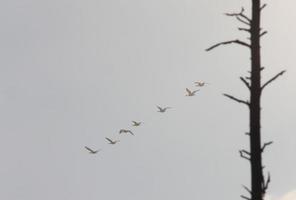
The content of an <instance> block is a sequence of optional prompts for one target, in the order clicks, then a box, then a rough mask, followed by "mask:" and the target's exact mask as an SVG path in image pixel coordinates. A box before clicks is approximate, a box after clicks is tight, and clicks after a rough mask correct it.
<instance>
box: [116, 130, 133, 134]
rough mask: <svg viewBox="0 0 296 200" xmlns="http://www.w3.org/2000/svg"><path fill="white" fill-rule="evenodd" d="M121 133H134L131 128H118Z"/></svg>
mask: <svg viewBox="0 0 296 200" xmlns="http://www.w3.org/2000/svg"><path fill="white" fill-rule="evenodd" d="M121 133H129V134H131V135H134V133H133V132H132V131H131V130H127V129H120V130H119V134H121Z"/></svg>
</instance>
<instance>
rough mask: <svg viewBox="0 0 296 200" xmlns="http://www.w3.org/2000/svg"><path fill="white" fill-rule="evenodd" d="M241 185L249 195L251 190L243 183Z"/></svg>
mask: <svg viewBox="0 0 296 200" xmlns="http://www.w3.org/2000/svg"><path fill="white" fill-rule="evenodd" d="M242 187H243V188H244V189H245V190H247V192H248V193H250V195H252V191H251V190H250V189H249V188H248V187H247V186H245V185H242Z"/></svg>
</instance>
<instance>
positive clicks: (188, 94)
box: [186, 88, 199, 97]
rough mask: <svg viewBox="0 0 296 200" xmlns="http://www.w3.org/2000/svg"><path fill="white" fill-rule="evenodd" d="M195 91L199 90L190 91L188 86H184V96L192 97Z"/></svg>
mask: <svg viewBox="0 0 296 200" xmlns="http://www.w3.org/2000/svg"><path fill="white" fill-rule="evenodd" d="M197 91H199V90H194V91H191V90H189V89H188V88H186V92H187V94H186V96H188V97H192V96H194V95H195V93H196V92H197Z"/></svg>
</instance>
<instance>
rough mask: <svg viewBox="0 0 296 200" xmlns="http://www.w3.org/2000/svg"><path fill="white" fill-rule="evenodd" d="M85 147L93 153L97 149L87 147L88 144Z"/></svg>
mask: <svg viewBox="0 0 296 200" xmlns="http://www.w3.org/2000/svg"><path fill="white" fill-rule="evenodd" d="M84 148H86V149H87V150H88V151H90V152H91V153H94V152H95V151H94V150H92V149H91V148H89V147H87V146H85V147H84Z"/></svg>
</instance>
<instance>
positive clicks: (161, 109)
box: [157, 106, 171, 113]
mask: <svg viewBox="0 0 296 200" xmlns="http://www.w3.org/2000/svg"><path fill="white" fill-rule="evenodd" d="M157 108H158V111H157V112H161V113H164V112H165V111H167V109H171V107H164V108H162V107H160V106H157Z"/></svg>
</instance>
